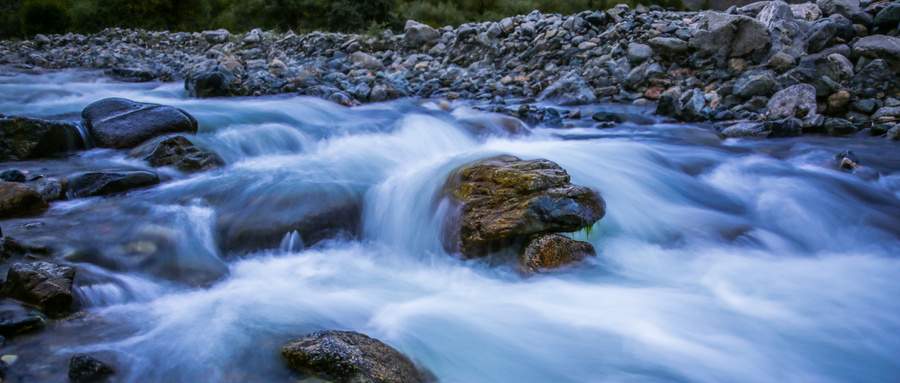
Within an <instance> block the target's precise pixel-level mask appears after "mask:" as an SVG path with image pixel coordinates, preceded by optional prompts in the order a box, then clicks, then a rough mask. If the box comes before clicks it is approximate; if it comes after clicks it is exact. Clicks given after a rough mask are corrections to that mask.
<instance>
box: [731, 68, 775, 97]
mask: <svg viewBox="0 0 900 383" xmlns="http://www.w3.org/2000/svg"><path fill="white" fill-rule="evenodd" d="M775 86H776V82H775V75H774V74H773V73H772V72H771V71H761V72H745V73H744V74H743V75H742V76H741V77H740V78H739V79H738V80H737V81H736V82H735V84H734V94H736V95H738V96H741V97H744V98H751V97H755V96H768V95H770V94H772V93H773V92H774V91H775Z"/></svg>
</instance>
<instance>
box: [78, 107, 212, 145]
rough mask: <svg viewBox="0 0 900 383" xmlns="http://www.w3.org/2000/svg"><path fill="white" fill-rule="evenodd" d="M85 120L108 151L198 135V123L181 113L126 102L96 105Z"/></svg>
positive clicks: (179, 111) (83, 115) (97, 141)
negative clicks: (178, 135)
mask: <svg viewBox="0 0 900 383" xmlns="http://www.w3.org/2000/svg"><path fill="white" fill-rule="evenodd" d="M81 116H82V118H83V119H84V122H85V125H86V126H87V128H88V130H89V131H90V132H91V136H92V137H93V139H94V142H95V143H96V144H97V146H101V147H108V148H132V147H135V146H137V145H138V144H140V143H141V142H144V141H146V140H148V139H151V138H153V137H156V136H160V135H163V134H168V133H178V132H189V133H195V132H196V131H197V120H195V119H194V117H192V116H191V115H190V114H188V113H187V112H185V111H183V110H181V109H178V108H175V107H171V106H166V105H159V104H149V103H142V102H136V101H131V100H127V99H124V98H106V99H103V100H100V101H97V102H94V103H92V104H90V105H88V106H87V107H86V108H84V110H83V111H82V112H81Z"/></svg>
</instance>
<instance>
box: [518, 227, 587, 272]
mask: <svg viewBox="0 0 900 383" xmlns="http://www.w3.org/2000/svg"><path fill="white" fill-rule="evenodd" d="M595 255H597V254H596V252H595V251H594V246H593V245H591V244H590V243H588V242H582V241H576V240H574V239H571V238H569V237H566V236H562V235H559V234H547V235H540V236H537V237H535V238H533V239H532V240H531V241H530V242H529V243H528V245H527V246H526V247H525V250H524V251H523V252H522V255H521V257H520V259H519V261H520V264H521V267H522V270H524V271H525V272H528V273H536V272H540V271H545V270H552V269H558V268H561V267H565V266H568V265H571V264H573V263H576V262H579V261H581V260H583V259H585V258H587V257H593V256H595Z"/></svg>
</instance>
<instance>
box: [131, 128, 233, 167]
mask: <svg viewBox="0 0 900 383" xmlns="http://www.w3.org/2000/svg"><path fill="white" fill-rule="evenodd" d="M129 155H130V156H132V157H137V158H141V159H143V160H145V161H147V162H148V163H150V165H153V166H172V167H175V168H177V169H178V170H181V171H183V172H194V171H200V170H209V169H215V168H218V167H221V166H222V165H224V164H225V162H224V161H223V160H222V158H221V157H219V155H218V154H216V153H213V152H211V151H209V150H205V149H202V148H200V147H197V146H196V145H194V143H193V142H191V141H190V140H188V139H187V137H184V136H173V137H163V138H159V139H153V140H150V141H147V142H145V143H143V144H141V146H138V147H137V148H135V149H134V150H132V151H131V153H129Z"/></svg>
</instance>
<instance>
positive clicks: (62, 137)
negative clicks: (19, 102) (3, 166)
mask: <svg viewBox="0 0 900 383" xmlns="http://www.w3.org/2000/svg"><path fill="white" fill-rule="evenodd" d="M82 147H83V143H82V142H81V138H80V136H79V135H78V129H77V128H76V127H75V125H74V124H71V123H67V122H59V121H47V120H40V119H36V118H26V117H12V116H3V115H0V161H17V160H25V159H29V158H41V157H49V156H53V155H57V154H60V153H64V152H67V151H70V150H75V149H80V148H82Z"/></svg>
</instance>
